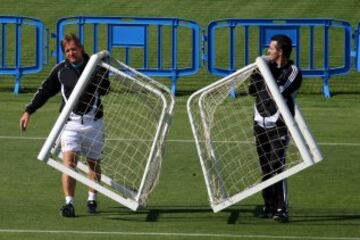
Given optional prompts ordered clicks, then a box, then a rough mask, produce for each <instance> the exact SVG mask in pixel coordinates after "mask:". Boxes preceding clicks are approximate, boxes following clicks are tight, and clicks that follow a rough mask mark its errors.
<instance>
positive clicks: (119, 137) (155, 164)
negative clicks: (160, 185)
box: [38, 51, 175, 211]
mask: <svg viewBox="0 0 360 240" xmlns="http://www.w3.org/2000/svg"><path fill="white" fill-rule="evenodd" d="M93 78H99V79H101V80H100V82H101V81H102V80H103V79H105V78H106V79H108V80H109V81H110V88H109V89H108V90H106V91H107V94H105V95H104V96H102V97H101V102H102V105H103V107H104V111H103V114H104V115H103V122H104V129H103V131H99V132H98V133H97V134H96V135H98V134H99V135H100V134H104V145H103V148H102V157H101V161H100V162H101V182H96V181H93V180H90V179H88V178H87V174H88V166H87V161H86V158H85V157H84V156H81V155H78V156H77V159H78V161H77V166H76V167H75V168H74V169H73V168H69V167H66V166H65V165H64V164H63V162H62V154H61V149H60V148H61V147H60V139H61V134H62V132H63V130H64V128H65V126H66V124H67V121H68V119H69V116H70V114H71V113H72V112H73V110H74V108H75V107H76V106H77V104H78V103H79V101H80V99H81V98H80V96H84V95H89V94H90V93H89V92H87V89H88V88H87V86H89V85H90V84H94V81H92V80H91V79H93ZM95 87H96V89H97V91H96V92H98V90H99V89H100V88H101V85H97V86H95ZM99 91H100V90H99ZM91 97H92V98H94V99H98V96H97V95H96V96H95V95H94V96H91ZM94 101H98V100H94ZM174 105H175V99H174V96H173V95H172V94H171V92H170V90H169V89H168V88H167V87H165V86H164V85H162V84H161V83H159V82H157V81H155V80H153V79H151V78H149V77H148V76H146V75H144V74H142V73H140V72H138V71H136V70H135V69H133V68H131V67H129V66H127V65H126V64H124V63H122V62H120V61H118V60H116V59H114V58H112V57H111V56H110V55H109V53H108V52H107V51H101V52H99V53H97V54H94V55H92V56H91V57H90V59H89V61H88V63H87V65H86V67H85V69H84V71H83V73H82V75H81V76H80V78H79V80H78V82H77V84H76V86H75V88H74V90H73V92H72V93H71V95H70V97H69V99H68V100H67V102H66V104H65V106H64V108H63V110H62V112H61V113H60V115H59V117H58V119H57V120H56V122H55V124H54V126H53V128H52V129H51V131H50V133H49V136H48V137H47V139H46V141H45V143H44V145H43V147H42V149H41V150H40V153H39V155H38V159H39V160H41V161H44V162H46V163H47V164H48V165H50V166H51V167H53V168H55V169H57V170H59V171H60V172H62V173H65V174H67V175H69V176H71V177H72V178H74V179H76V180H77V181H79V182H81V183H83V184H85V185H87V186H89V187H91V188H94V189H96V190H97V191H98V192H100V193H102V194H103V195H105V196H107V197H109V198H111V199H113V200H115V201H117V202H118V203H120V204H122V205H123V206H125V207H128V208H130V209H132V210H134V211H135V210H137V209H138V207H139V206H143V207H144V206H146V204H147V200H148V197H149V194H150V193H151V192H152V191H153V189H154V187H155V185H156V184H157V181H158V178H159V175H160V168H161V161H162V153H163V148H164V144H165V139H166V135H167V132H168V129H169V125H170V122H171V117H172V114H173V111H174ZM89 107H92V106H89ZM86 141H90V144H91V146H94V147H95V146H96V144H98V143H96V142H95V140H93V139H86Z"/></svg>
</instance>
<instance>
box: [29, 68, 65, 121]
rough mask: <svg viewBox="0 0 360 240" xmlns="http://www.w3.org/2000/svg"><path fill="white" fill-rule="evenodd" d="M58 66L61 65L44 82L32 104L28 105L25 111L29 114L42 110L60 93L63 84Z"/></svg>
mask: <svg viewBox="0 0 360 240" xmlns="http://www.w3.org/2000/svg"><path fill="white" fill-rule="evenodd" d="M58 66H59V65H57V66H56V67H54V68H53V69H52V71H51V72H50V74H49V76H48V77H47V78H46V79H45V81H43V82H42V84H41V86H40V88H39V89H38V91H37V92H36V93H35V95H34V97H33V98H32V100H31V102H30V103H29V104H28V105H26V107H25V111H26V112H28V113H29V114H32V113H34V112H35V111H36V110H37V109H39V108H41V107H42V106H43V105H44V104H45V103H46V101H47V100H48V99H49V98H50V97H52V96H54V95H55V94H57V93H58V92H59V91H60V89H61V84H60V81H59V78H58Z"/></svg>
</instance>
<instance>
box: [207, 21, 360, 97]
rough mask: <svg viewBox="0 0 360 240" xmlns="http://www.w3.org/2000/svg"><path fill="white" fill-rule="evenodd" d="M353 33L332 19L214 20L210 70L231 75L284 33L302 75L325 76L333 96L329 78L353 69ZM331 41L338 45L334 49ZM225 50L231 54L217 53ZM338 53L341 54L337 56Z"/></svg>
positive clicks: (325, 90)
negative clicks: (289, 41)
mask: <svg viewBox="0 0 360 240" xmlns="http://www.w3.org/2000/svg"><path fill="white" fill-rule="evenodd" d="M351 31H352V30H351V26H350V23H348V22H346V21H342V20H333V19H222V20H215V21H212V22H210V23H209V25H208V69H209V71H210V72H211V73H212V74H214V75H218V76H225V75H228V74H230V73H232V72H234V71H236V69H238V68H240V67H242V66H244V65H247V64H249V59H255V57H256V56H258V55H262V54H263V51H264V49H265V48H267V47H268V43H269V41H270V38H271V36H273V35H274V34H277V33H282V34H286V35H288V36H289V37H290V38H291V39H292V41H293V49H294V52H295V63H296V64H297V65H298V66H299V67H300V68H301V70H302V72H303V75H304V76H308V77H322V78H323V94H324V96H325V97H330V89H329V78H330V77H331V76H333V75H341V74H345V73H347V72H348V71H350V68H351V34H352V33H351ZM224 38H225V40H224ZM339 38H342V40H341V41H339V40H338V39H339ZM250 39H251V40H250ZM254 39H255V40H254ZM332 41H336V45H333V46H332V45H331V43H333V42H332ZM339 42H340V43H341V44H342V45H341V44H338V43H339ZM334 43H335V42H334ZM239 44H242V45H243V47H242V48H239ZM237 47H238V48H239V49H240V50H238V49H237ZM224 48H225V49H227V51H228V54H226V55H224V56H220V55H219V54H218V52H217V50H218V49H222V50H224ZM336 51H337V52H340V53H338V54H337V55H336V56H335V55H334V52H336ZM219 52H220V51H219ZM222 52H224V51H222ZM225 52H226V51H225ZM335 54H336V53H335ZM306 56H308V57H307V59H306ZM357 56H359V55H357ZM250 57H251V58H250ZM340 58H341V60H342V61H341V63H340V64H339V65H336V66H335V64H334V63H333V60H334V59H335V60H338V59H340ZM358 62H359V61H358ZM221 64H222V66H219V65H221Z"/></svg>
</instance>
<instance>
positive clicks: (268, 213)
mask: <svg viewBox="0 0 360 240" xmlns="http://www.w3.org/2000/svg"><path fill="white" fill-rule="evenodd" d="M274 212H275V211H274V209H273V208H270V207H267V206H264V207H263V209H262V212H261V213H260V214H259V217H260V218H272V217H273V216H274Z"/></svg>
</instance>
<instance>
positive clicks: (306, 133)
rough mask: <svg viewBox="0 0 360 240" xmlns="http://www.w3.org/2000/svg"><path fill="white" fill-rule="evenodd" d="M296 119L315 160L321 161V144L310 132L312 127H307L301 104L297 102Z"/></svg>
mask: <svg viewBox="0 0 360 240" xmlns="http://www.w3.org/2000/svg"><path fill="white" fill-rule="evenodd" d="M295 120H296V122H297V123H298V126H299V128H300V130H301V132H302V134H303V136H304V139H305V141H306V142H307V144H308V146H309V150H310V152H311V154H312V156H313V160H314V162H319V161H321V160H322V159H323V156H322V154H321V152H320V149H319V146H318V145H317V143H316V141H315V138H314V137H313V135H312V134H311V132H310V129H309V128H308V127H307V124H306V122H305V119H304V116H303V114H302V112H301V110H300V107H299V105H298V104H297V103H296V102H295Z"/></svg>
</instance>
